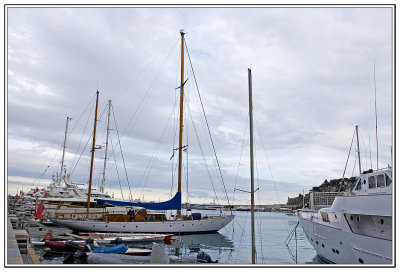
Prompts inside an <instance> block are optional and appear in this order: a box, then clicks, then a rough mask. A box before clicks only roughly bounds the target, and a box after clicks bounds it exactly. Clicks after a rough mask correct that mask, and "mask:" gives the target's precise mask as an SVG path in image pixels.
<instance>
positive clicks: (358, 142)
mask: <svg viewBox="0 0 400 272" xmlns="http://www.w3.org/2000/svg"><path fill="white" fill-rule="evenodd" d="M356 135H357V153H358V168H359V169H360V175H361V156H360V141H359V138H358V126H356Z"/></svg>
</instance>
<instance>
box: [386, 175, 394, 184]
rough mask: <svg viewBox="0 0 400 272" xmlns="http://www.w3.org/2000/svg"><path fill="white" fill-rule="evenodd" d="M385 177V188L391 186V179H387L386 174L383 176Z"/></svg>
mask: <svg viewBox="0 0 400 272" xmlns="http://www.w3.org/2000/svg"><path fill="white" fill-rule="evenodd" d="M385 177H386V186H389V185H390V184H392V179H391V178H389V176H388V175H387V174H385Z"/></svg>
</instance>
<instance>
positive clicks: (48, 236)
mask: <svg viewBox="0 0 400 272" xmlns="http://www.w3.org/2000/svg"><path fill="white" fill-rule="evenodd" d="M44 239H45V240H51V239H53V233H51V232H48V233H46V234H45V235H44Z"/></svg>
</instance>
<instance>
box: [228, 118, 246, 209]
mask: <svg viewBox="0 0 400 272" xmlns="http://www.w3.org/2000/svg"><path fill="white" fill-rule="evenodd" d="M249 118H250V117H249V116H248V115H247V118H246V125H245V128H244V134H243V141H242V148H241V150H240V157H239V164H238V168H237V172H236V179H235V186H234V187H233V188H236V184H237V181H238V177H239V168H240V163H241V162H242V155H243V147H244V141H245V139H246V133H247V124H248V122H249ZM235 193H236V190H233V199H232V202H235Z"/></svg>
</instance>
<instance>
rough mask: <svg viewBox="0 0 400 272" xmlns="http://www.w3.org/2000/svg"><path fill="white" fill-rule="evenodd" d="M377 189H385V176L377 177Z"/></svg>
mask: <svg viewBox="0 0 400 272" xmlns="http://www.w3.org/2000/svg"><path fill="white" fill-rule="evenodd" d="M378 187H385V176H384V175H378Z"/></svg>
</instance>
